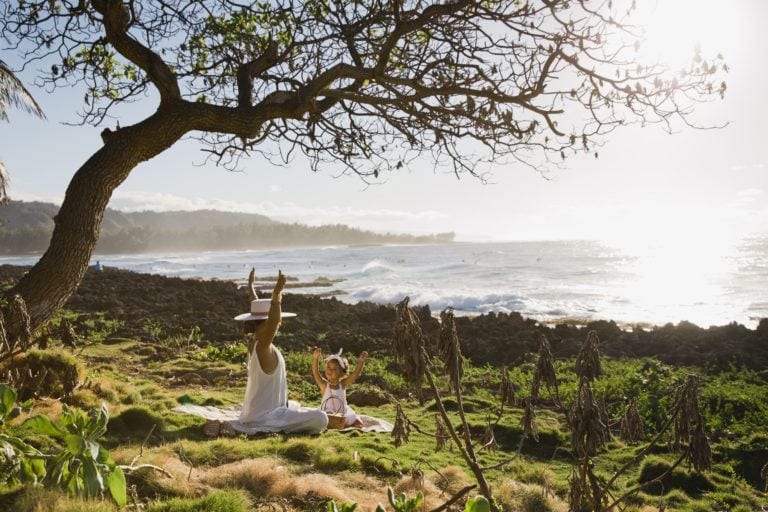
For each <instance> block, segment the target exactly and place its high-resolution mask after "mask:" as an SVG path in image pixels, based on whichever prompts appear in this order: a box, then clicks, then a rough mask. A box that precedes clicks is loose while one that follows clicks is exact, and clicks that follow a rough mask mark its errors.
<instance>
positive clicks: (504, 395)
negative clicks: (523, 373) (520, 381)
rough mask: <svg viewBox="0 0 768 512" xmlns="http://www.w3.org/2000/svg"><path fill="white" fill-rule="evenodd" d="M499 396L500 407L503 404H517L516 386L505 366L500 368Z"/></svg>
mask: <svg viewBox="0 0 768 512" xmlns="http://www.w3.org/2000/svg"><path fill="white" fill-rule="evenodd" d="M499 398H500V400H501V407H502V408H503V407H504V406H505V405H511V406H515V405H517V388H516V386H515V385H514V384H513V383H512V381H511V380H510V379H509V371H508V370H507V367H506V366H502V368H501V384H500V385H499Z"/></svg>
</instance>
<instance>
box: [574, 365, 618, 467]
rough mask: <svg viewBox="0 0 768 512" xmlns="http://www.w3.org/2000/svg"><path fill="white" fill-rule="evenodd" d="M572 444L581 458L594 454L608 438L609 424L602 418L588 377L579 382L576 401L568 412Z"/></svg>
mask: <svg viewBox="0 0 768 512" xmlns="http://www.w3.org/2000/svg"><path fill="white" fill-rule="evenodd" d="M568 424H569V426H570V429H571V445H572V446H573V450H574V451H575V452H576V454H577V455H578V457H579V458H584V457H588V456H591V455H594V454H595V453H596V452H597V450H598V449H600V447H602V446H603V445H604V444H605V442H606V441H607V440H608V435H609V433H608V426H607V425H606V424H605V423H603V421H602V419H601V418H600V410H599V406H598V404H597V402H596V401H595V399H594V395H593V394H592V387H591V386H590V381H589V380H588V379H587V378H582V379H581V381H580V382H579V392H578V395H577V397H576V401H575V402H574V403H573V406H572V407H571V410H570V411H569V412H568Z"/></svg>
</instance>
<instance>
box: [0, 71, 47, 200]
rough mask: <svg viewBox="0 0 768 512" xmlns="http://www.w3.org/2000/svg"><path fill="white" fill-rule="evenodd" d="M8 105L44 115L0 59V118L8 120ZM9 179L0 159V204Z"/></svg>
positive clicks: (6, 190) (19, 81) (6, 195)
mask: <svg viewBox="0 0 768 512" xmlns="http://www.w3.org/2000/svg"><path fill="white" fill-rule="evenodd" d="M10 107H16V108H21V109H23V110H26V111H27V112H29V113H30V114H34V115H36V116H38V117H45V115H44V114H43V109H41V108H40V105H38V104H37V102H36V101H35V98H33V97H32V95H31V94H30V93H29V91H28V90H27V89H26V87H24V84H22V83H21V80H19V79H18V78H16V75H15V74H14V73H13V71H12V70H11V68H9V67H8V65H7V64H6V63H5V62H3V61H2V60H0V120H3V121H8V110H9V108H10ZM9 181H10V178H9V176H8V170H7V169H6V168H5V165H4V164H3V162H2V161H0V204H5V202H6V201H8V183H9Z"/></svg>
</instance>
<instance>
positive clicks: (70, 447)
mask: <svg viewBox="0 0 768 512" xmlns="http://www.w3.org/2000/svg"><path fill="white" fill-rule="evenodd" d="M108 421H109V412H108V411H107V408H106V406H105V405H102V406H101V407H100V408H97V409H93V410H91V411H90V412H89V413H87V414H86V413H85V412H84V411H82V410H79V409H74V408H69V407H67V406H66V405H64V408H63V410H62V414H61V417H60V419H59V421H58V422H54V421H52V420H51V419H50V418H48V417H47V416H42V415H37V416H33V417H31V418H29V419H27V420H26V421H25V422H24V423H23V424H22V426H23V427H25V428H29V429H30V430H33V431H35V432H37V433H40V434H44V435H47V436H50V437H53V438H55V439H58V440H60V441H61V442H62V444H63V447H64V449H63V450H62V451H61V452H60V453H58V454H56V455H53V456H49V457H46V468H45V469H46V473H45V477H44V479H43V483H44V484H46V485H49V486H57V487H61V488H63V489H66V490H67V491H69V492H70V493H72V494H77V495H79V494H85V495H86V496H100V495H102V494H103V493H104V492H105V491H108V492H109V495H110V496H112V499H114V500H115V502H116V503H117V504H118V505H120V506H123V505H125V503H126V501H127V496H126V486H125V474H124V473H123V470H122V469H121V468H120V467H119V466H118V465H117V464H115V462H114V461H113V460H112V458H111V457H110V455H109V452H107V450H105V449H104V447H102V446H101V444H100V443H99V442H98V440H99V439H100V438H101V437H102V436H103V435H104V434H105V433H106V431H107V422H108Z"/></svg>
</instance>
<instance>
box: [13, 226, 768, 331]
mask: <svg viewBox="0 0 768 512" xmlns="http://www.w3.org/2000/svg"><path fill="white" fill-rule="evenodd" d="M714 247H717V250H714ZM36 259H37V257H33V256H29V257H8V258H0V264H12V265H30V264H33V263H34V262H35V261H36ZM97 261H98V262H99V264H100V265H102V266H107V267H117V268H121V269H127V270H132V271H135V272H141V273H151V274H161V275H166V276H177V277H183V278H202V279H225V280H233V281H243V280H244V279H245V278H246V277H247V275H248V271H249V270H250V268H251V267H255V268H256V272H257V274H258V275H259V276H265V277H267V276H272V275H276V273H277V270H278V269H281V270H282V271H283V272H284V273H286V274H288V275H289V276H292V277H295V278H298V280H299V283H305V284H306V283H311V282H313V281H315V280H317V279H318V278H327V280H328V281H327V282H325V283H324V286H303V287H296V288H289V289H288V292H289V293H315V294H324V295H334V296H336V297H337V298H338V299H339V300H341V301H344V302H349V303H355V302H359V301H372V302H377V303H396V302H399V301H400V300H401V299H402V298H403V297H404V296H406V295H407V296H410V297H411V304H416V305H424V304H428V305H429V306H430V307H431V309H432V311H433V312H437V311H439V310H441V309H443V308H445V307H447V306H453V307H454V308H455V310H456V312H457V314H460V315H461V314H479V313H487V312H490V311H496V312H512V311H516V312H519V313H520V314H522V315H523V316H526V317H530V318H535V319H537V320H539V321H542V322H546V323H555V322H557V321H559V320H564V319H567V320H569V321H572V322H573V321H575V322H586V321H589V320H614V321H616V322H618V323H620V324H623V325H627V326H635V325H641V326H647V325H652V324H656V325H660V324H666V323H669V322H671V323H678V322H680V321H689V322H692V323H695V324H697V325H699V326H701V327H708V326H710V325H724V324H728V323H730V322H738V323H741V324H744V325H746V326H749V327H754V326H756V325H757V323H758V321H759V319H760V318H763V317H768V301H766V300H765V293H764V290H765V289H766V288H768V238H752V239H747V240H738V241H734V242H733V243H730V244H725V245H723V244H718V245H717V246H714V245H713V246H712V247H707V246H706V245H703V244H691V243H685V244H677V245H675V244H658V245H656V246H654V245H653V244H635V245H634V246H629V245H626V244H624V246H621V245H619V244H606V243H598V242H591V241H551V242H506V243H452V244H435V245H370V246H333V247H322V248H320V247H312V248H289V249H270V250H255V251H237V252H234V251H232V252H201V253H163V254H130V255H128V254H125V255H114V254H112V255H95V256H94V257H93V260H92V264H96V262H97ZM290 284H291V283H289V286H290Z"/></svg>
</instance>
